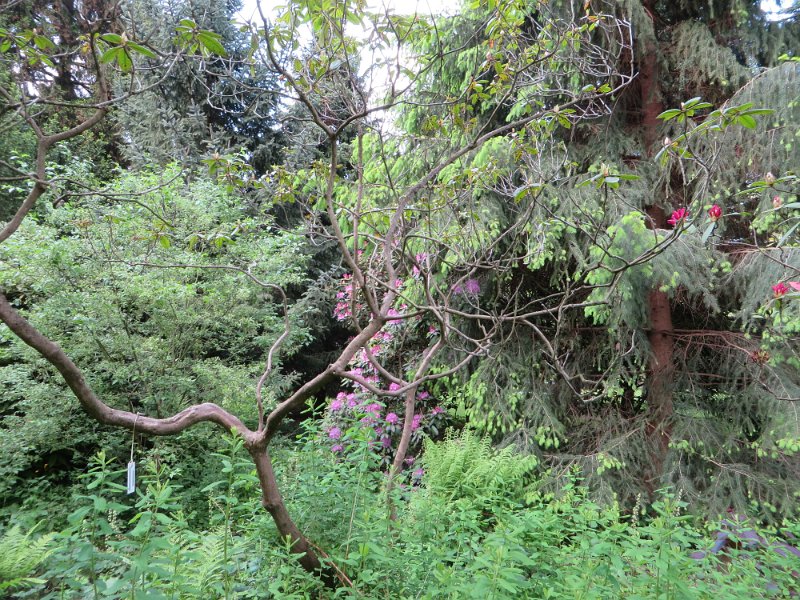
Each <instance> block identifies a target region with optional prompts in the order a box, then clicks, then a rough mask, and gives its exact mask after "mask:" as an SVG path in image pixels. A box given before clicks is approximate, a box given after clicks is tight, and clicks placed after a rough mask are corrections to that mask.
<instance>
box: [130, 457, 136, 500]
mask: <svg viewBox="0 0 800 600" xmlns="http://www.w3.org/2000/svg"><path fill="white" fill-rule="evenodd" d="M135 491H136V462H135V461H130V462H129V463H128V494H133V493H134V492H135Z"/></svg>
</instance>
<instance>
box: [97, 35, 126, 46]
mask: <svg viewBox="0 0 800 600" xmlns="http://www.w3.org/2000/svg"><path fill="white" fill-rule="evenodd" d="M100 39H101V40H103V41H104V42H108V43H109V44H114V45H115V46H120V45H122V36H119V35H117V34H116V33H104V34H103V35H101V36H100Z"/></svg>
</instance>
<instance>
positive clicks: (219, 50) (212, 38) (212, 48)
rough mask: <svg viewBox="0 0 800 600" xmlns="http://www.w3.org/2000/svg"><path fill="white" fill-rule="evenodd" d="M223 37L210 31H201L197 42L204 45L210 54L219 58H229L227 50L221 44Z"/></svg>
mask: <svg viewBox="0 0 800 600" xmlns="http://www.w3.org/2000/svg"><path fill="white" fill-rule="evenodd" d="M220 38H221V36H220V35H219V34H216V33H212V32H210V31H201V32H200V33H198V34H197V41H198V42H200V43H201V44H202V45H203V48H205V49H206V50H207V51H208V52H210V53H211V54H216V55H218V56H227V55H228V54H227V53H226V52H225V48H224V47H223V45H222V44H221V43H220V41H219V40H220Z"/></svg>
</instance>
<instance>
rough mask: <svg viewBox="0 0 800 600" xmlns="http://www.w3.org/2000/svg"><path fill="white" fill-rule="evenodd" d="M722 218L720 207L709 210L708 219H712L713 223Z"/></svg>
mask: <svg viewBox="0 0 800 600" xmlns="http://www.w3.org/2000/svg"><path fill="white" fill-rule="evenodd" d="M721 216H722V209H721V208H720V207H719V205H718V204H715V205H714V206H712V207H711V208H709V209H708V218H709V219H711V222H712V223H714V222H716V221H717V220H718V219H719V218H720V217H721Z"/></svg>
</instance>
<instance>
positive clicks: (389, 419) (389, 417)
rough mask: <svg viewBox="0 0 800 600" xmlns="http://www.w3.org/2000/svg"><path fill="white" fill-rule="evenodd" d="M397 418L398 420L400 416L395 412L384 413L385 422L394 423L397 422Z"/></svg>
mask: <svg viewBox="0 0 800 600" xmlns="http://www.w3.org/2000/svg"><path fill="white" fill-rule="evenodd" d="M399 420H400V417H398V416H397V415H396V414H395V413H393V412H390V413H389V414H388V415H386V422H387V423H389V424H390V425H395V424H397V422H398V421H399Z"/></svg>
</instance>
